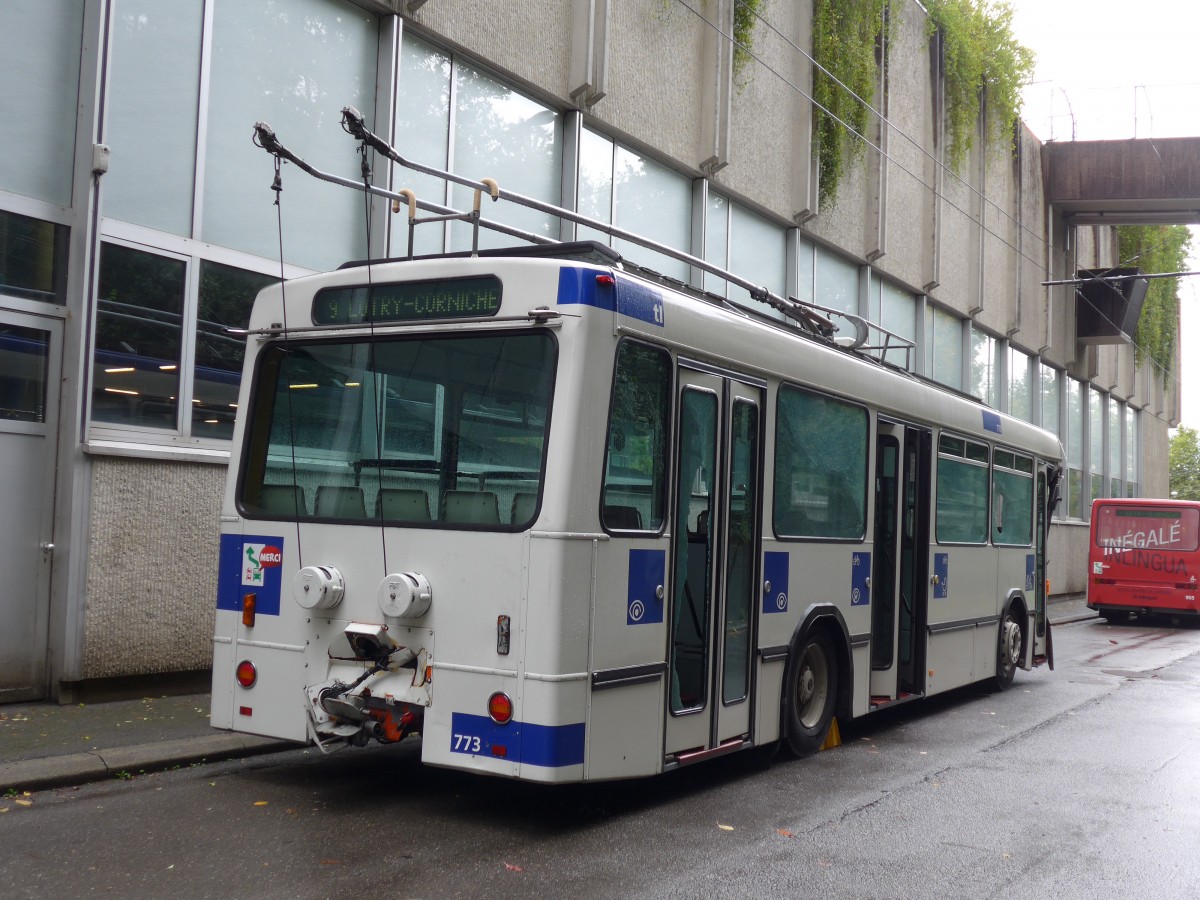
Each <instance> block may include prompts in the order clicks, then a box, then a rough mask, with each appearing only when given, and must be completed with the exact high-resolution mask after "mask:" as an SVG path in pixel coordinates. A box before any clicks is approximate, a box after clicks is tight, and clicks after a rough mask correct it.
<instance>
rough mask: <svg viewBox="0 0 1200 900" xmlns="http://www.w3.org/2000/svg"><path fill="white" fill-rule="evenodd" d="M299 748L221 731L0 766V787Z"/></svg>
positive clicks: (30, 787) (99, 777)
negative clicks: (219, 732) (195, 736)
mask: <svg viewBox="0 0 1200 900" xmlns="http://www.w3.org/2000/svg"><path fill="white" fill-rule="evenodd" d="M299 746H300V745H299V744H296V743H295V742H293V741H278V740H274V739H272V738H261V737H251V736H249V735H243V734H232V733H221V734H212V735H206V736H204V737H197V738H181V739H179V740H173V741H159V742H157V743H154V744H138V745H135V746H132V747H116V748H114V749H112V750H96V751H92V752H89V753H69V754H67V755H65V756H50V757H46V758H43V759H24V760H18V761H17V762H11V763H4V764H2V765H0V791H10V790H14V791H15V790H24V791H34V790H46V789H48V788H58V787H73V786H75V785H79V784H87V783H88V782H92V781H103V780H105V779H107V778H118V777H121V773H123V772H124V773H130V774H141V773H153V772H161V771H164V770H165V769H169V768H173V767H180V766H190V765H193V764H196V763H206V762H220V761H222V760H227V759H241V758H243V757H248V756H259V755H262V754H265V753H274V752H277V751H280V750H288V749H294V748H296V747H299Z"/></svg>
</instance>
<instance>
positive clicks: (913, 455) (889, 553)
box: [871, 419, 932, 705]
mask: <svg viewBox="0 0 1200 900" xmlns="http://www.w3.org/2000/svg"><path fill="white" fill-rule="evenodd" d="M931 440H932V438H931V435H930V432H929V431H928V429H924V428H917V427H914V426H912V425H908V424H905V423H900V422H891V421H887V420H884V419H880V420H879V432H878V435H877V437H876V442H875V450H876V453H875V531H874V545H875V556H874V561H873V572H872V591H871V594H872V610H871V702H872V703H873V704H875V705H882V704H885V703H887V702H889V701H892V700H898V699H904V698H907V697H912V696H919V695H921V694H922V693H924V679H923V678H922V677H921V676H922V672H923V667H924V633H925V625H926V621H927V617H928V599H929V592H928V587H927V586H926V585H927V581H926V579H927V573H926V571H925V565H924V564H925V560H926V559H927V557H928V552H929V512H928V506H929V479H930V474H929V472H930V457H931V449H930V448H931V446H932V444H931Z"/></svg>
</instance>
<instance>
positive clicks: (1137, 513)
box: [1094, 505, 1200, 552]
mask: <svg viewBox="0 0 1200 900" xmlns="http://www.w3.org/2000/svg"><path fill="white" fill-rule="evenodd" d="M1097 513H1098V519H1097V521H1096V523H1095V529H1094V534H1095V536H1096V545H1097V546H1099V547H1120V548H1122V549H1126V548H1147V549H1154V548H1157V549H1164V550H1176V551H1179V552H1190V551H1193V550H1196V549H1197V547H1200V510H1196V509H1162V508H1154V507H1127V506H1126V507H1117V506H1104V505H1101V506H1100V508H1099V509H1098V510H1097Z"/></svg>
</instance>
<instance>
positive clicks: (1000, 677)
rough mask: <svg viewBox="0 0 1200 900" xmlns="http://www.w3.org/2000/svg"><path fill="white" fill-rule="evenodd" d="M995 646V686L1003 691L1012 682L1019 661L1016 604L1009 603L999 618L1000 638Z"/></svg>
mask: <svg viewBox="0 0 1200 900" xmlns="http://www.w3.org/2000/svg"><path fill="white" fill-rule="evenodd" d="M998 643H999V645H998V646H997V648H996V687H997V688H999V689H1000V690H1002V691H1004V690H1007V689H1008V686H1009V685H1010V684H1012V683H1013V678H1014V677H1016V674H1017V666H1018V665H1020V663H1021V646H1022V641H1021V623H1020V622H1019V621H1018V620H1017V606H1016V604H1009V606H1008V609H1006V610H1005V611H1004V617H1003V618H1002V619H1001V620H1000V638H999V642H998Z"/></svg>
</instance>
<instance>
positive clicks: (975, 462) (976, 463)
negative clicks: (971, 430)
mask: <svg viewBox="0 0 1200 900" xmlns="http://www.w3.org/2000/svg"><path fill="white" fill-rule="evenodd" d="M947 440H951V441H962V442H963V447H962V452H961V453H959V454H954V453H951V452H949V451H947V450H944V449H943V447H942V445H943V442H944V441H947ZM972 446H974V447H977V448H983V449H984V451H985V452H986V455H987V458H986V459H983V460H979V459H971V458H970V457H969V456H968V448H969V447H972ZM936 459H937V465H936V466H935V467H934V473H933V483H934V497H933V536H934V542H935V543H936V544H937V545H938V546H950V547H986V546H987V545H988V543H989V538H990V537H991V531H992V526H991V514H992V495H991V494H992V492H991V473H992V446H991V444H989V443H987V442H986V441H981V440H979V439H978V438H974V437H970V436H969V435H965V434H959V433H957V432H953V431H941V432H939V434H938V441H937V454H936ZM943 460H945V461H947V462H950V463H955V464H957V465H964V466H972V467H976V468H979V469H981V470H982V471H983V477H984V484H985V486H986V490H985V491H984V495H985V503H984V509H983V536H982V537H981V538H980V540H978V541H955V540H948V539H943V538H942V535H941V530H940V528H939V527H938V526H939V523H940V522H941V518H942V509H943V507H942V503H941V487H942V481H941V474H942V461H943Z"/></svg>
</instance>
